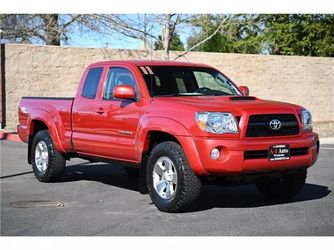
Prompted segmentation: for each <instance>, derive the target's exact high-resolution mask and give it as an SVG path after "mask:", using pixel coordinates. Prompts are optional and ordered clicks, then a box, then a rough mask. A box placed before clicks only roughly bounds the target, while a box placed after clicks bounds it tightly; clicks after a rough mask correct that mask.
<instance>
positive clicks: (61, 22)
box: [0, 14, 88, 45]
mask: <svg viewBox="0 0 334 250" xmlns="http://www.w3.org/2000/svg"><path fill="white" fill-rule="evenodd" d="M75 23H77V24H86V23H88V16H87V15H59V14H27V15H16V14H6V15H5V14H4V15H0V29H1V30H2V31H3V34H2V35H3V39H5V40H8V41H9V42H17V43H41V44H46V45H60V44H61V42H64V43H66V42H67V40H68V36H67V34H68V32H69V31H70V28H71V26H72V25H73V24H75Z"/></svg>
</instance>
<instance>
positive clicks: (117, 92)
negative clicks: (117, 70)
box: [113, 84, 136, 99]
mask: <svg viewBox="0 0 334 250" xmlns="http://www.w3.org/2000/svg"><path fill="white" fill-rule="evenodd" d="M113 96H114V97H115V98H118V99H135V98H136V93H135V90H134V88H133V87H132V86H131V85H129V84H125V85H118V86H116V87H115V89H114V91H113Z"/></svg>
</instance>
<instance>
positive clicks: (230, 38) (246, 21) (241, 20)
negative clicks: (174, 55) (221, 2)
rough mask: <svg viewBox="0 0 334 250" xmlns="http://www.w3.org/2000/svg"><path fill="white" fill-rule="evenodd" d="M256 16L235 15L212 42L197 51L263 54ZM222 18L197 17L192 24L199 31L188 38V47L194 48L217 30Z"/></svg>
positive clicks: (215, 16)
mask: <svg viewBox="0 0 334 250" xmlns="http://www.w3.org/2000/svg"><path fill="white" fill-rule="evenodd" d="M256 18H257V16H256V15H233V16H230V17H229V18H228V20H226V22H225V24H224V26H223V27H222V28H221V29H220V30H219V32H217V34H215V35H214V36H213V37H212V38H211V39H210V40H208V41H206V42H205V43H203V44H202V45H201V46H199V47H197V48H196V50H197V51H207V52H225V53H250V54H258V53H260V52H261V39H260V38H259V37H258V34H259V32H260V28H259V27H258V25H257V19H256ZM220 19H221V18H219V17H218V19H217V15H197V16H196V17H195V18H194V19H193V20H192V23H193V25H194V26H196V27H198V28H199V31H198V32H196V33H195V34H193V35H192V36H190V37H189V38H188V41H187V46H188V47H192V46H193V44H196V43H198V41H199V40H202V39H203V37H206V36H207V34H210V33H212V32H213V30H216V29H217V27H219V25H220V21H219V20H220Z"/></svg>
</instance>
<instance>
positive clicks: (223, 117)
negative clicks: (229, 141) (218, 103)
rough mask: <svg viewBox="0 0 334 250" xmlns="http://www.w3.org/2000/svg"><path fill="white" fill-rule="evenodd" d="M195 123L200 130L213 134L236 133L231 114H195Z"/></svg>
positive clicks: (234, 122)
mask: <svg viewBox="0 0 334 250" xmlns="http://www.w3.org/2000/svg"><path fill="white" fill-rule="evenodd" d="M195 118H196V123H197V125H198V127H199V128H200V129H202V130H203V131H207V132H210V133H214V134H224V133H238V126H237V122H236V120H235V118H234V117H233V115H232V114H231V113H222V112H196V115H195Z"/></svg>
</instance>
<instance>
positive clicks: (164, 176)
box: [152, 156, 177, 200]
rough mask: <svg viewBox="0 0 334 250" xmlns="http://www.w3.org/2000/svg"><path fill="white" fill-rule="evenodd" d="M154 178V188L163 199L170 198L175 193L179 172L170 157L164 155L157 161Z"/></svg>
mask: <svg viewBox="0 0 334 250" xmlns="http://www.w3.org/2000/svg"><path fill="white" fill-rule="evenodd" d="M152 178H153V187H154V190H155V192H156V193H157V194H158V195H159V196H160V197H161V198H162V199H164V200H168V199H170V198H172V197H173V196H174V195H175V191H176V188H177V172H176V168H175V166H174V163H173V161H172V160H171V159H170V158H168V157H166V156H163V157H160V158H159V159H158V160H157V161H156V162H155V164H154V168H153V173H152Z"/></svg>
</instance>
